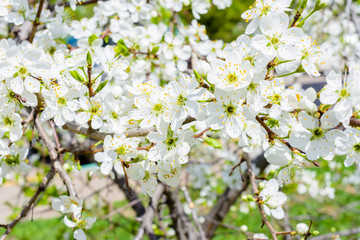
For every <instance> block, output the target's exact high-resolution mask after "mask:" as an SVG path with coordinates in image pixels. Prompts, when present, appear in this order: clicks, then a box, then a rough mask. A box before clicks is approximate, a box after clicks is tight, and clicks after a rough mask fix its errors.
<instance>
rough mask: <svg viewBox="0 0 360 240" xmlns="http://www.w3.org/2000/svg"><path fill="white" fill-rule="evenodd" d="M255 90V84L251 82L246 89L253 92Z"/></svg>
mask: <svg viewBox="0 0 360 240" xmlns="http://www.w3.org/2000/svg"><path fill="white" fill-rule="evenodd" d="M255 89H256V84H255V83H253V82H251V83H250V84H249V86H248V88H247V90H248V91H254V90H255Z"/></svg>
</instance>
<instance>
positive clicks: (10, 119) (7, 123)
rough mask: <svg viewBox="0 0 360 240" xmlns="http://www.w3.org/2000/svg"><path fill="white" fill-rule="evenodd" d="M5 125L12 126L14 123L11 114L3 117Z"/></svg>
mask: <svg viewBox="0 0 360 240" xmlns="http://www.w3.org/2000/svg"><path fill="white" fill-rule="evenodd" d="M3 122H4V125H5V126H7V127H11V126H13V125H14V120H13V119H12V118H10V117H9V116H6V117H4V118H3Z"/></svg>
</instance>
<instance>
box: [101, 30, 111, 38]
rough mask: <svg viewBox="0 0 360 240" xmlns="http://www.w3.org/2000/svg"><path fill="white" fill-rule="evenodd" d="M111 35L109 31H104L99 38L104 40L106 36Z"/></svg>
mask: <svg viewBox="0 0 360 240" xmlns="http://www.w3.org/2000/svg"><path fill="white" fill-rule="evenodd" d="M110 33H111V31H110V29H108V30H106V31H105V32H104V33H103V34H102V35H101V36H100V38H101V39H104V38H105V37H106V36H107V35H109V34H110Z"/></svg>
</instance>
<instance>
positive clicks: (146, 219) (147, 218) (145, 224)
mask: <svg viewBox="0 0 360 240" xmlns="http://www.w3.org/2000/svg"><path fill="white" fill-rule="evenodd" d="M163 192H164V185H163V184H159V185H158V187H157V188H156V190H155V192H154V196H153V197H152V198H151V200H150V203H149V206H148V208H147V209H146V212H145V214H144V216H143V218H142V223H141V226H140V228H139V230H138V233H137V234H136V236H135V238H134V239H135V240H141V239H143V237H144V234H145V233H147V235H148V236H149V238H150V240H157V239H159V238H158V236H156V235H155V234H154V231H153V228H152V225H153V219H154V216H155V210H156V209H157V205H158V203H159V200H160V198H161V196H162V194H163Z"/></svg>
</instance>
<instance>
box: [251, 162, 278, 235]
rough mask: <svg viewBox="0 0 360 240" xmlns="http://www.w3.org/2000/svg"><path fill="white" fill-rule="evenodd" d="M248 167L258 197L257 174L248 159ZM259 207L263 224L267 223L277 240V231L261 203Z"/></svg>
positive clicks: (258, 203)
mask: <svg viewBox="0 0 360 240" xmlns="http://www.w3.org/2000/svg"><path fill="white" fill-rule="evenodd" d="M246 165H247V167H248V174H249V178H250V182H251V185H252V189H253V193H254V194H255V195H257V194H259V190H258V188H257V185H256V182H255V173H254V172H253V169H252V163H251V160H250V159H249V158H247V159H246ZM257 205H258V208H259V211H260V215H261V219H262V221H263V223H265V225H266V226H267V228H268V229H269V230H270V233H271V236H272V237H273V240H277V231H276V230H275V229H274V228H273V226H272V225H271V223H270V222H269V220H268V219H267V216H266V214H265V212H264V209H263V207H262V205H261V203H260V202H257Z"/></svg>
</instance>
